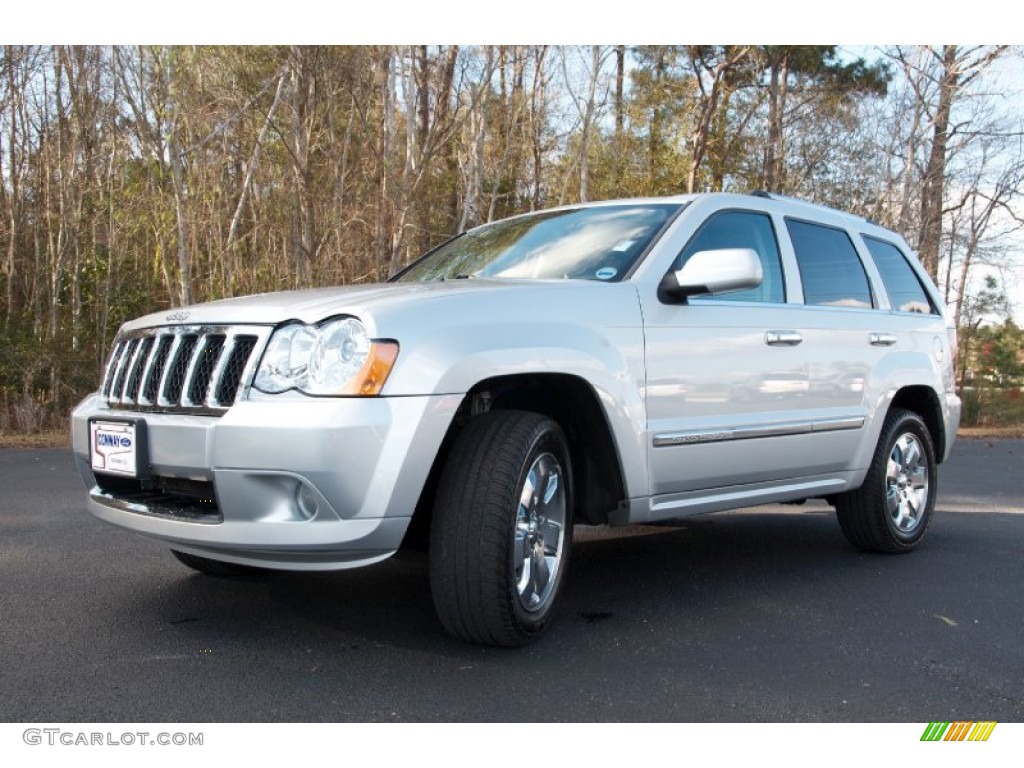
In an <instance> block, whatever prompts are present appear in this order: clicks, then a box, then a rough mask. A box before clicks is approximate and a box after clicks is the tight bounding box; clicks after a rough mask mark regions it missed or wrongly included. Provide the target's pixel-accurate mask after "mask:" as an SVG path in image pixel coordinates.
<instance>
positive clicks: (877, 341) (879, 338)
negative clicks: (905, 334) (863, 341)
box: [868, 333, 896, 347]
mask: <svg viewBox="0 0 1024 768" xmlns="http://www.w3.org/2000/svg"><path fill="white" fill-rule="evenodd" d="M868 341H869V342H870V343H871V346H873V347H891V346H892V345H893V344H895V343H896V337H895V336H894V335H893V334H891V333H871V334H868Z"/></svg>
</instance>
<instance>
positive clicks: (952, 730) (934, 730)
mask: <svg viewBox="0 0 1024 768" xmlns="http://www.w3.org/2000/svg"><path fill="white" fill-rule="evenodd" d="M995 727H996V723H995V721H993V720H987V721H985V722H981V723H967V722H956V723H928V727H927V728H925V729H924V733H923V734H921V741H988V737H989V736H991V735H992V731H993V730H994V729H995Z"/></svg>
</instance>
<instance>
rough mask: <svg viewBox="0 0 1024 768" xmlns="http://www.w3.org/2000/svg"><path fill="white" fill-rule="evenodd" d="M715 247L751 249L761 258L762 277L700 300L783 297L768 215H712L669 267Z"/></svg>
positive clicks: (679, 265) (776, 299)
mask: <svg viewBox="0 0 1024 768" xmlns="http://www.w3.org/2000/svg"><path fill="white" fill-rule="evenodd" d="M719 248H750V249H752V250H753V251H754V252H756V253H757V256H758V258H759V259H760V260H761V269H762V271H763V272H764V279H763V280H762V281H761V284H760V285H759V286H757V287H756V288H749V289H747V290H745V291H733V292H732V293H723V294H719V295H717V296H700V297H699V298H700V299H701V300H702V301H703V300H706V299H719V300H722V301H767V302H776V303H780V304H781V303H782V302H784V301H785V300H786V291H785V287H784V284H783V282H782V262H781V260H780V259H779V246H778V243H777V242H776V240H775V229H774V228H773V227H772V220H771V218H770V217H769V216H767V215H766V214H763V213H754V212H753V211H722V212H721V213H716V214H714V215H712V216H711V217H710V218H709V219H708V220H707V221H705V222H704V224H702V225H701V228H700V229H699V230H697V234H696V235H694V236H693V238H691V240H690V242H689V243H687V244H686V247H685V248H683V251H682V253H680V254H679V257H678V258H677V259H676V261H675V264H674V265H673V266H672V269H673V270H677V269H681V268H682V266H683V265H684V264H685V263H686V262H687V260H688V259H689V258H690V257H691V256H693V254H695V253H697V252H698V251H713V250H717V249H719Z"/></svg>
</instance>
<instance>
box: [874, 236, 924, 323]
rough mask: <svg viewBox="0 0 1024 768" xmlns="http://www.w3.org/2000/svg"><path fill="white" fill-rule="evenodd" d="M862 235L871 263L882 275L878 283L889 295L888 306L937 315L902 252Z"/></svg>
mask: <svg viewBox="0 0 1024 768" xmlns="http://www.w3.org/2000/svg"><path fill="white" fill-rule="evenodd" d="M862 237H863V238H864V243H865V245H867V247H868V250H869V251H871V257H872V258H873V259H874V260H875V266H876V267H878V271H879V273H881V275H882V284H883V285H885V292H886V293H888V294H889V301H890V303H891V304H892V308H893V309H895V310H896V311H897V312H919V313H921V314H922V315H934V314H938V313H937V312H936V311H935V307H934V306H932V303H931V301H930V300H929V299H928V294H927V293H925V290H924V288H923V287H922V285H921V281H920V280H919V279H918V277H917V274H916V273H915V272H914V269H913V268H912V267H911V266H910V264H908V263H907V257H906V256H904V255H903V252H902V251H900V249H899V248H897V247H896V246H895V245H893V244H892V243H887V242H885V241H884V240H876V239H875V238H873V237H868V236H867V235H862Z"/></svg>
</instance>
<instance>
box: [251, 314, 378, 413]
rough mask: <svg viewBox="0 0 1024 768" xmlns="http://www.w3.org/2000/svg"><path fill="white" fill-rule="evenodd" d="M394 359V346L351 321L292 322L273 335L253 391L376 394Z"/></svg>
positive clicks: (353, 320)
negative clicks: (374, 338)
mask: <svg viewBox="0 0 1024 768" xmlns="http://www.w3.org/2000/svg"><path fill="white" fill-rule="evenodd" d="M396 357H398V343H397V342H394V341H377V340H372V339H370V337H369V336H367V335H366V327H365V326H364V325H363V324H362V323H361V322H359V321H358V320H356V319H355V318H354V317H338V318H334V319H331V320H325V321H324V322H322V323H320V324H319V325H303V324H301V323H295V324H292V325H286V326H284V327H283V328H278V329H277V330H276V331H274V335H273V336H271V337H270V343H269V344H267V350H266V351H265V352H264V353H263V359H262V360H261V361H260V367H259V370H257V371H256V379H255V381H254V382H253V386H254V387H255V388H256V389H258V390H259V391H260V392H266V393H267V394H271V395H273V394H277V393H279V392H285V391H287V390H289V389H297V390H299V391H300V392H305V393H306V394H307V395H376V394H379V393H380V390H381V388H382V387H383V386H384V382H385V381H386V380H387V378H388V374H389V373H391V367H392V366H393V365H394V364H395V358H396Z"/></svg>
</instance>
